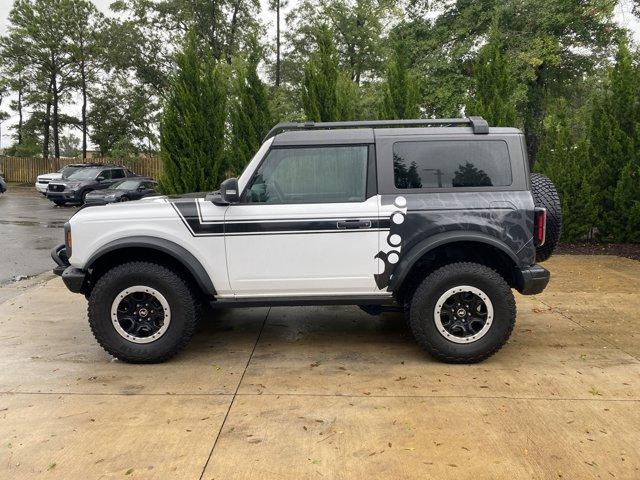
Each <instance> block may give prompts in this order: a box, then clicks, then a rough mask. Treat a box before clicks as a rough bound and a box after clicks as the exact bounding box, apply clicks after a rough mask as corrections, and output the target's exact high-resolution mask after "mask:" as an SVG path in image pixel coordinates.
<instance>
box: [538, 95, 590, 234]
mask: <svg viewBox="0 0 640 480" xmlns="http://www.w3.org/2000/svg"><path fill="white" fill-rule="evenodd" d="M571 113H573V112H571V111H570V109H569V107H568V106H567V104H566V102H560V104H559V105H558V106H556V107H555V109H554V112H553V113H552V114H550V115H549V116H547V118H546V119H545V122H544V127H543V135H542V142H541V146H540V153H539V157H538V162H536V165H535V168H536V170H537V171H539V172H541V173H544V174H545V175H547V176H548V177H549V178H550V179H551V181H553V183H554V184H555V186H556V188H557V189H558V193H559V194H560V201H561V204H562V214H563V229H562V238H563V240H566V241H573V240H584V239H587V238H590V236H591V232H592V228H593V226H594V224H595V220H596V208H595V207H596V203H597V198H596V196H595V194H596V191H595V189H594V188H593V186H592V184H591V178H592V169H591V162H590V159H589V152H588V144H587V141H586V139H585V138H584V134H583V131H582V129H580V128H576V125H577V124H579V122H580V119H579V117H578V116H576V117H571V116H570V115H571Z"/></svg>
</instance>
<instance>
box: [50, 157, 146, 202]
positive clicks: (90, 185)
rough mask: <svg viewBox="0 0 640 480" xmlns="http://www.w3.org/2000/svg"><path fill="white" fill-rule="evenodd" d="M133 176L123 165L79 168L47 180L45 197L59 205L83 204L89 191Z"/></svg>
mask: <svg viewBox="0 0 640 480" xmlns="http://www.w3.org/2000/svg"><path fill="white" fill-rule="evenodd" d="M135 176H136V175H135V174H134V173H133V172H131V171H130V170H127V169H126V168H125V167H120V166H116V165H104V166H101V167H90V168H81V169H79V170H77V171H75V172H73V173H72V174H71V175H69V177H68V178H66V179H62V180H55V181H52V182H49V185H48V186H47V198H48V199H49V200H51V201H52V202H53V203H55V204H56V205H60V206H61V205H64V204H66V203H80V204H83V203H84V200H85V197H86V196H87V194H88V193H89V192H92V191H94V190H103V189H106V188H109V187H111V186H112V185H113V184H114V183H117V182H119V181H120V180H122V179H123V178H127V177H135Z"/></svg>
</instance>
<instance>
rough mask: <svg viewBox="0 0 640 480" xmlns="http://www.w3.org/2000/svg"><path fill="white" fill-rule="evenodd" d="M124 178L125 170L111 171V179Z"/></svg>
mask: <svg viewBox="0 0 640 480" xmlns="http://www.w3.org/2000/svg"><path fill="white" fill-rule="evenodd" d="M124 177H125V174H124V170H121V169H114V170H111V178H124Z"/></svg>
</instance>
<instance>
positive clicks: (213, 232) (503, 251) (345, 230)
mask: <svg viewBox="0 0 640 480" xmlns="http://www.w3.org/2000/svg"><path fill="white" fill-rule="evenodd" d="M389 127H393V128H389ZM526 152H527V149H526V148H525V138H524V135H523V133H522V132H521V131H520V130H518V129H515V128H489V125H488V124H487V122H486V121H484V120H483V119H481V118H479V117H472V118H467V119H443V120H436V119H429V120H390V121H374V122H334V123H313V122H311V123H284V124H279V125H277V126H276V127H274V128H273V129H272V130H271V132H269V134H268V135H267V138H266V139H265V141H264V143H263V145H262V147H261V148H260V150H259V151H258V152H257V153H256V155H255V156H254V158H253V159H252V160H251V161H250V163H249V164H248V165H247V167H246V168H245V170H244V172H243V173H242V175H241V176H240V178H238V179H235V178H230V179H228V180H225V181H224V182H222V184H221V186H220V191H219V192H215V193H213V194H207V195H205V194H200V195H193V196H185V197H156V198H148V199H143V200H139V201H137V202H131V203H126V204H116V205H108V206H106V207H104V208H87V209H83V210H80V211H79V212H78V213H76V214H75V215H74V216H73V217H72V218H71V219H70V220H69V222H68V223H67V224H66V227H65V239H66V243H65V244H63V245H60V246H58V247H56V248H55V249H54V250H53V252H52V256H53V258H54V260H55V261H56V263H57V264H58V266H57V267H56V269H55V270H54V272H56V273H57V274H59V275H62V280H63V281H64V283H65V284H66V286H67V287H68V288H69V290H71V291H72V292H78V293H82V294H84V295H85V296H86V297H87V298H88V300H89V313H88V319H89V325H90V326H91V330H92V331H93V334H94V336H95V337H96V339H97V341H98V343H99V344H100V345H101V346H102V347H104V348H105V350H107V352H109V353H110V354H111V355H113V356H115V357H117V358H119V359H121V360H124V361H127V362H136V363H152V362H161V361H164V360H166V359H168V358H170V357H171V356H173V355H175V354H176V352H178V351H179V350H180V349H181V348H182V347H184V345H186V344H187V342H188V341H189V339H190V338H191V336H192V335H193V333H194V331H195V329H196V325H197V322H198V319H199V315H200V312H202V311H203V310H202V308H200V307H201V305H202V304H203V303H204V302H209V303H210V305H211V306H213V307H214V308H215V307H219V308H229V307H249V306H273V305H283V306H294V305H331V304H336V305H337V304H350V305H358V306H360V307H361V308H362V309H363V310H365V311H366V312H368V313H371V314H377V313H380V312H382V311H386V310H388V309H395V310H399V311H404V314H405V317H406V319H407V321H408V324H409V326H410V329H411V331H412V333H413V335H414V337H415V339H416V341H417V342H418V344H419V345H420V346H421V347H422V348H424V349H425V350H426V351H427V352H429V353H430V354H431V355H432V356H433V357H435V358H437V359H439V360H441V361H444V362H450V363H474V362H479V361H481V360H484V359H486V358H488V357H490V356H491V355H493V354H494V353H496V352H497V351H498V350H499V349H500V348H501V347H502V346H503V345H504V344H505V343H506V342H507V340H508V339H509V336H510V335H511V332H512V331H513V328H514V325H515V320H516V302H515V299H514V295H513V291H512V289H515V290H517V291H519V292H520V293H522V294H523V295H534V294H538V293H540V292H542V291H543V290H544V289H545V287H546V286H547V283H548V282H549V277H550V274H549V271H548V270H546V269H545V268H543V267H542V266H540V265H539V264H538V263H539V262H543V261H545V260H546V259H548V258H549V257H550V256H551V254H552V253H553V251H554V248H555V246H556V243H557V241H558V237H559V235H560V227H561V210H560V202H559V198H558V195H557V192H556V189H555V187H554V186H553V184H552V183H551V181H550V180H549V179H548V178H546V177H544V176H542V175H538V174H532V173H531V172H530V169H529V161H528V159H527V153H526Z"/></svg>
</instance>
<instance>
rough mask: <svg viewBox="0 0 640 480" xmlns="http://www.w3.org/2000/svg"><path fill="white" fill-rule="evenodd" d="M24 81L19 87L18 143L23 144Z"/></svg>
mask: <svg viewBox="0 0 640 480" xmlns="http://www.w3.org/2000/svg"><path fill="white" fill-rule="evenodd" d="M22 123H23V120H22V82H20V88H19V89H18V145H22Z"/></svg>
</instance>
